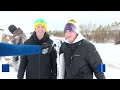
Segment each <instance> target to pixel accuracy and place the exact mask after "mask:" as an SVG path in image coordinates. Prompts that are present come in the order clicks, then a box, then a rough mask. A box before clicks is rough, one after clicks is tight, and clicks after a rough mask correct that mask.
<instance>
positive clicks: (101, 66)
mask: <svg viewBox="0 0 120 90" xmlns="http://www.w3.org/2000/svg"><path fill="white" fill-rule="evenodd" d="M9 71H10V65H9V64H2V72H9ZM98 72H106V66H105V64H99V65H98Z"/></svg>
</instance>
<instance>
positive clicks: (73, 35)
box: [65, 30, 77, 44]
mask: <svg viewBox="0 0 120 90" xmlns="http://www.w3.org/2000/svg"><path fill="white" fill-rule="evenodd" d="M76 37H77V33H76V32H74V31H71V30H65V38H66V39H67V40H68V41H69V42H70V43H71V44H72V43H73V42H74V41H75V39H76Z"/></svg>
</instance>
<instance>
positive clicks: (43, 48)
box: [41, 45, 52, 54]
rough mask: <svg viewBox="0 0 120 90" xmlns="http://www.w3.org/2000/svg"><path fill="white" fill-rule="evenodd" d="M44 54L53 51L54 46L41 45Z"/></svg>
mask: <svg viewBox="0 0 120 90" xmlns="http://www.w3.org/2000/svg"><path fill="white" fill-rule="evenodd" d="M41 50H42V54H46V53H50V52H51V51H52V46H50V45H41Z"/></svg>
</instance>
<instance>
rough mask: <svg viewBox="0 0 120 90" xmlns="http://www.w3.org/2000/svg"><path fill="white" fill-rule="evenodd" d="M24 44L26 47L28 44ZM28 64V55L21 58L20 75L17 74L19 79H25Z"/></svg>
mask: <svg viewBox="0 0 120 90" xmlns="http://www.w3.org/2000/svg"><path fill="white" fill-rule="evenodd" d="M24 44H25V45H26V42H25V43H24ZM27 63H28V60H27V56H26V55H25V56H20V65H19V69H18V74H17V77H18V79H23V78H24V73H25V70H26V68H27Z"/></svg>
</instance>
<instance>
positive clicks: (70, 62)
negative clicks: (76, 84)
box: [60, 35, 105, 79]
mask: <svg viewBox="0 0 120 90" xmlns="http://www.w3.org/2000/svg"><path fill="white" fill-rule="evenodd" d="M61 53H64V57H65V75H64V79H93V73H94V74H95V76H96V78H97V79H105V76H104V73H103V72H98V65H99V64H102V63H103V62H102V59H101V57H100V55H99V53H98V52H97V50H96V48H95V46H94V45H93V44H92V43H91V42H89V41H87V40H85V39H83V38H80V37H79V35H78V36H77V38H76V40H75V42H74V43H73V44H69V43H68V41H67V40H66V41H65V42H64V43H63V44H62V45H61V47H60V54H61Z"/></svg>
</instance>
